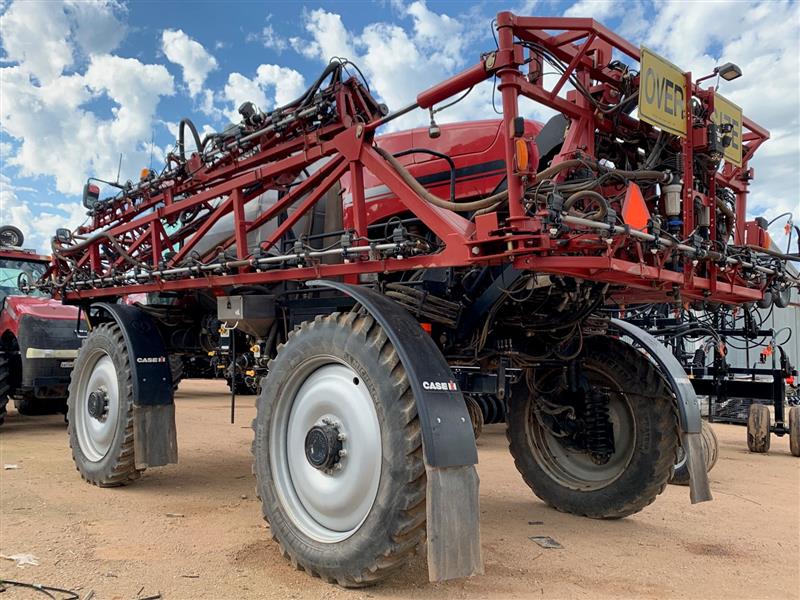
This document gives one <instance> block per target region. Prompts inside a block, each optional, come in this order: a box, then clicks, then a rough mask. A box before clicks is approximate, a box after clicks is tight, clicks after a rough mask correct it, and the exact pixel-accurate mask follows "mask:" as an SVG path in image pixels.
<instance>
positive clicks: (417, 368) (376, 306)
mask: <svg viewBox="0 0 800 600" xmlns="http://www.w3.org/2000/svg"><path fill="white" fill-rule="evenodd" d="M308 285H309V286H312V287H327V288H332V289H335V290H337V291H339V292H341V293H343V294H345V295H347V296H350V297H351V298H353V299H354V300H356V301H357V302H358V303H359V304H361V306H363V307H364V309H365V310H366V311H367V312H368V313H369V314H370V315H371V316H372V318H374V319H375V320H376V321H377V322H378V323H379V324H380V326H381V327H382V328H383V330H384V331H385V332H386V335H387V337H388V338H389V340H390V341H391V342H392V344H393V345H394V348H395V350H396V351H397V355H398V356H399V358H400V362H401V364H402V365H403V367H404V368H405V370H406V372H407V373H408V378H409V382H410V385H411V390H412V391H413V393H414V399H415V400H416V404H417V413H418V415H419V421H420V427H421V429H422V448H423V455H424V457H425V469H426V471H427V475H428V484H427V485H428V488H427V492H428V498H427V517H428V526H427V529H428V576H429V578H430V580H431V581H443V580H446V579H454V578H457V577H468V576H470V575H474V574H480V573H483V561H482V559H481V553H480V527H479V520H480V511H479V509H478V474H477V471H476V469H475V465H476V464H477V462H478V450H477V448H476V447H475V436H474V434H473V433H472V424H471V422H470V418H469V413H468V412H467V406H466V403H465V402H464V396H463V395H462V394H461V390H460V389H458V384H457V383H456V378H455V377H454V376H453V373H452V371H451V370H450V366H449V365H448V364H447V361H446V360H445V358H444V356H443V355H442V353H441V352H440V351H439V348H438V347H437V346H436V344H435V343H434V342H433V340H432V339H431V338H430V336H429V335H428V334H427V333H425V332H424V331H423V329H422V328H421V327H420V326H419V323H417V321H416V319H414V317H412V316H411V314H410V313H409V312H408V311H407V310H406V309H404V308H403V307H402V306H400V305H399V304H397V303H396V302H394V301H393V300H391V299H389V298H387V297H386V296H384V295H382V294H379V293H378V292H376V291H374V290H372V289H369V288H366V287H363V286H358V285H350V284H346V283H341V282H338V281H327V280H325V281H322V280H316V281H309V282H308Z"/></svg>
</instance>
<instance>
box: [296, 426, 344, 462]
mask: <svg viewBox="0 0 800 600" xmlns="http://www.w3.org/2000/svg"><path fill="white" fill-rule="evenodd" d="M342 441H344V434H342V432H341V431H339V427H338V426H337V424H336V423H335V422H334V421H332V420H330V419H324V420H323V423H322V424H321V425H315V426H314V427H312V428H311V429H309V431H308V433H307V434H306V440H305V451H306V460H308V462H309V464H310V465H311V466H312V467H314V468H315V469H319V470H320V471H325V472H331V471H333V470H341V468H342V464H341V463H340V462H339V461H340V460H341V459H342V458H344V457H345V455H346V454H347V453H346V451H345V450H344V448H343V447H342Z"/></svg>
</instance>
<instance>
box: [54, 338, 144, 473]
mask: <svg viewBox="0 0 800 600" xmlns="http://www.w3.org/2000/svg"><path fill="white" fill-rule="evenodd" d="M95 332H97V334H101V333H103V332H105V333H107V334H108V335H109V336H111V337H112V338H113V340H114V343H115V344H117V345H118V346H119V348H120V349H121V350H122V355H123V358H124V360H123V369H122V378H121V383H122V385H121V386H120V400H122V398H132V397H133V370H132V368H131V364H130V357H129V355H128V351H127V346H126V344H125V338H124V337H123V335H122V330H121V329H120V328H119V326H118V325H117V324H116V323H102V324H100V325H98V326H97V327H96V328H95V329H94V330H92V333H95ZM92 333H90V334H89V335H90V336H91V335H92ZM88 340H89V338H87V339H86V340H85V341H84V346H83V347H82V348H81V350H80V351H79V352H78V356H77V357H76V359H75V365H74V367H73V377H72V378H71V379H70V384H69V398H70V404H73V402H72V398H73V386H74V385H75V375H74V374H75V373H78V372H79V369H80V368H81V367H82V366H83V362H84V360H85V358H84V357H85V353H84V352H83V348H84V347H85V344H86V342H87V341H88ZM74 427H75V420H74V419H70V421H69V426H68V431H69V447H70V449H71V450H72V458H73V460H74V462H75V468H76V470H77V471H78V472H79V473H80V475H81V478H82V479H83V480H84V481H87V482H89V483H91V484H92V485H96V486H98V487H118V486H122V485H126V484H128V483H131V482H133V481H135V480H137V479H139V477H141V474H142V472H141V470H137V469H136V462H135V456H134V444H133V402H130V403H129V404H128V411H127V414H126V417H125V433H124V436H125V437H124V440H123V442H122V449H121V451H120V453H119V455H118V456H117V457H116V460H115V461H114V463H113V465H112V467H111V468H110V469H108V470H107V474H106V475H103V476H100V477H91V476H88V475H87V474H86V473H85V472H84V471H83V470H81V468H80V460H81V458H80V456H79V454H78V452H80V450H79V449H78V448H77V442H76V441H73V428H74Z"/></svg>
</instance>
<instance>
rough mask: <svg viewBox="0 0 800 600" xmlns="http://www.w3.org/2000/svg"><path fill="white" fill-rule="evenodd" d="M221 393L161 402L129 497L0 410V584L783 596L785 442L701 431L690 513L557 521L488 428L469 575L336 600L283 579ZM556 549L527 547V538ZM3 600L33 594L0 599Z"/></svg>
mask: <svg viewBox="0 0 800 600" xmlns="http://www.w3.org/2000/svg"><path fill="white" fill-rule="evenodd" d="M226 392H227V389H226V388H225V386H224V384H222V383H220V382H208V381H186V382H184V383H183V384H182V385H181V388H180V390H179V392H178V394H177V405H178V410H177V413H178V438H179V449H180V456H181V460H180V464H178V465H173V466H170V467H164V468H159V469H152V470H150V471H148V472H147V473H146V474H145V475H144V477H143V478H142V479H141V480H140V481H138V482H137V483H135V484H134V485H132V486H130V487H125V488H120V489H99V488H96V487H93V486H90V485H88V484H86V483H84V482H82V481H81V479H80V477H79V476H78V474H77V472H76V471H75V468H74V466H73V463H72V459H71V456H70V452H69V447H68V444H67V435H66V426H65V425H64V422H63V418H61V417H60V416H50V417H36V418H34V417H22V416H20V415H18V414H16V413H15V412H14V411H13V410H10V414H9V416H8V418H7V419H6V424H5V425H3V426H2V428H0V463H2V464H3V465H4V466H5V465H17V467H18V468H17V469H5V468H4V469H3V470H2V471H0V554H3V555H14V554H20V553H30V554H33V555H34V556H35V557H37V558H38V561H39V565H38V566H27V567H25V568H19V567H17V566H15V565H14V563H13V562H11V561H8V560H0V578H3V579H15V580H20V581H27V582H39V583H43V584H46V585H53V586H57V587H64V588H70V589H74V590H77V591H79V592H80V594H81V598H85V597H86V596H87V595H89V594H90V592H94V598H95V599H97V600H105V599H115V598H119V599H126V600H127V599H134V598H145V597H149V596H153V595H155V594H158V593H160V594H161V595H162V597H163V598H164V599H168V600H172V599H195V598H216V599H227V598H232V599H233V598H236V599H240V598H241V599H245V598H267V599H271V598H276V599H277V598H281V599H284V598H347V599H360V598H377V599H390V598H426V599H427V598H531V597H533V598H592V599H595V598H606V597H625V598H692V599H697V598H725V599H734V598H743V599H745V598H746V599H748V600H750V599H753V598H781V599H785V598H800V567H799V566H798V548H800V462H798V459H797V458H794V457H792V456H791V455H790V454H789V443H788V439H787V438H786V437H784V438H775V437H773V439H772V448H771V451H770V453H769V455H753V454H749V453H748V452H747V446H746V442H745V430H744V428H743V427H736V426H731V425H716V424H715V425H714V430H715V431H716V433H717V435H718V436H719V439H720V446H721V447H720V458H719V462H718V463H717V466H716V467H715V469H714V471H712V473H711V486H712V490H713V493H714V496H715V499H714V501H713V502H709V503H705V504H699V505H696V506H692V505H691V504H690V503H689V497H688V488H682V487H675V486H668V489H667V490H666V491H665V492H664V494H662V495H661V496H660V497H659V498H658V499H657V500H656V502H655V503H654V504H653V505H651V506H650V507H648V508H647V509H645V510H644V511H643V512H641V513H639V514H637V515H634V516H633V517H629V518H627V519H624V520H621V521H592V520H588V519H582V518H578V517H573V516H570V515H565V514H561V513H559V512H556V511H555V510H552V509H550V508H548V507H546V506H545V505H544V504H542V503H541V502H540V501H538V500H537V499H536V498H535V497H534V496H533V494H532V493H531V492H530V491H529V489H528V488H527V487H526V486H525V485H524V484H523V482H522V480H521V478H520V477H519V475H518V474H517V472H516V470H515V469H514V466H513V464H512V461H511V458H510V456H509V454H508V451H507V448H506V443H505V435H504V431H503V428H502V427H501V426H490V427H487V428H485V429H484V434H483V436H482V437H481V438H480V440H479V442H478V447H479V450H480V465H479V467H478V470H479V473H480V477H481V513H482V520H481V528H482V547H483V556H484V561H485V564H486V574H485V575H484V576H481V577H475V578H472V579H467V580H458V581H451V582H447V583H440V584H430V583H428V582H427V572H426V568H425V560H424V557H423V556H418V557H416V558H415V559H414V560H413V561H412V562H411V563H410V564H409V565H408V567H407V568H406V569H405V570H404V571H403V572H402V573H400V574H398V575H396V576H394V577H393V578H391V579H389V580H388V581H386V582H385V583H383V584H382V585H380V586H377V587H373V588H368V589H366V590H355V591H348V590H343V589H339V588H336V587H333V586H330V585H328V584H325V583H322V582H321V581H320V580H318V579H312V578H310V577H308V576H307V575H306V574H304V573H301V572H297V571H295V570H293V569H292V568H291V566H290V565H289V564H288V563H287V562H286V561H285V560H284V559H283V558H281V556H280V554H279V553H278V550H277V547H276V545H275V544H274V543H272V542H271V541H270V539H269V532H268V530H267V528H266V526H265V524H264V522H263V521H262V520H261V517H260V515H261V512H260V506H259V503H258V500H257V499H256V498H255V495H254V492H253V488H254V481H253V478H252V475H251V474H250V463H251V457H250V440H251V430H250V428H249V424H250V421H251V419H252V418H253V416H254V414H255V410H254V408H253V406H252V404H253V403H252V399H251V398H239V400H238V402H237V420H236V423H235V424H234V425H231V424H230V423H229V421H228V410H229V406H228V398H227V396H226ZM538 535H545V536H551V537H553V538H554V539H556V540H557V541H558V542H560V543H561V544H562V545H563V549H558V550H556V549H543V548H541V547H539V546H538V545H536V544H535V543H534V542H533V541H531V539H530V538H531V537H532V536H538ZM0 597H2V600H11V599H12V598H13V599H16V598H36V599H38V598H44V597H45V596H43V595H38V594H37V593H35V592H32V591H24V592H23V591H20V590H19V589H15V588H9V590H8V591H6V592H4V593H2V594H0Z"/></svg>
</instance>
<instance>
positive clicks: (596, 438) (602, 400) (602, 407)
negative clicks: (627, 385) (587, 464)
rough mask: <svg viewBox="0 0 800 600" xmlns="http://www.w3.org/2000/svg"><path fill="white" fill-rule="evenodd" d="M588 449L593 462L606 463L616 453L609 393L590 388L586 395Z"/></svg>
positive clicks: (585, 416) (585, 422)
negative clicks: (610, 415) (609, 407)
mask: <svg viewBox="0 0 800 600" xmlns="http://www.w3.org/2000/svg"><path fill="white" fill-rule="evenodd" d="M584 403H585V412H584V431H585V435H586V450H587V452H588V453H589V457H590V458H591V459H592V462H594V463H595V464H598V465H604V464H606V463H607V462H608V461H609V459H610V458H611V455H612V454H614V425H613V424H612V423H611V419H610V418H609V409H608V403H609V397H608V393H607V392H604V391H601V390H598V389H589V390H587V393H586V395H585V396H584Z"/></svg>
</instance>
